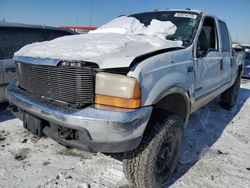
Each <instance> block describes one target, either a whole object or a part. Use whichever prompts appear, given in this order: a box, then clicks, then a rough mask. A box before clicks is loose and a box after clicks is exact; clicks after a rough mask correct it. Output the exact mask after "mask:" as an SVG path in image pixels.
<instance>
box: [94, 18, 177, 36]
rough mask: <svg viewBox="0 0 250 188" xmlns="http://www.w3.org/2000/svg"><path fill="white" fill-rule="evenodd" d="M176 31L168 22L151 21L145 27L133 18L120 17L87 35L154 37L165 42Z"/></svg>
mask: <svg viewBox="0 0 250 188" xmlns="http://www.w3.org/2000/svg"><path fill="white" fill-rule="evenodd" d="M176 30H177V27H176V26H175V25H174V24H173V23H172V22H170V21H159V20H156V19H153V20H152V21H151V23H150V25H149V26H145V25H144V24H143V23H141V22H140V21H139V20H137V19H136V18H134V17H127V16H122V17H118V18H116V19H114V20H112V21H111V22H109V23H107V24H106V25H103V26H101V27H100V28H98V29H97V30H95V31H90V32H89V33H119V34H136V35H149V36H153V35H154V36H157V37H159V38H162V39H164V40H165V37H166V36H169V35H173V34H175V32H176Z"/></svg>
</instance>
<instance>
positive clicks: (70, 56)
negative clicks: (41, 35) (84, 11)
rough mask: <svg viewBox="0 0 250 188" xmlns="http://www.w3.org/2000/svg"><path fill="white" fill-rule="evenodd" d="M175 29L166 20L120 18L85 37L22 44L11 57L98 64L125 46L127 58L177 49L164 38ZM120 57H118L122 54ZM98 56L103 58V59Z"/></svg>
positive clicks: (173, 43)
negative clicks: (23, 45) (143, 20)
mask: <svg viewBox="0 0 250 188" xmlns="http://www.w3.org/2000/svg"><path fill="white" fill-rule="evenodd" d="M176 29H177V27H176V26H175V25H174V24H173V23H172V22H169V21H166V22H164V21H159V20H152V21H151V23H150V25H149V26H147V27H146V26H144V24H142V23H141V22H140V21H139V20H137V19H136V18H133V17H126V16H123V17H119V18H116V19H114V20H112V21H111V22H109V23H108V24H106V25H103V26H101V27H100V28H99V29H97V30H95V31H91V32H89V33H88V34H81V35H73V36H64V37H60V38H57V39H54V40H52V41H45V42H39V43H38V42H37V43H33V44H29V45H26V46H25V47H23V48H21V49H20V50H19V51H18V52H16V53H15V57H17V56H28V57H35V58H51V59H64V60H82V61H91V60H93V59H94V60H95V61H94V62H96V63H98V64H99V65H100V64H101V62H102V61H104V60H105V59H107V58H108V57H112V55H113V54H116V55H117V53H119V52H126V50H128V51H131V49H130V50H129V49H128V47H130V48H131V47H133V48H134V49H133V50H132V51H131V54H126V56H128V55H130V56H131V57H136V56H138V55H142V54H144V53H148V52H150V51H154V50H158V49H162V48H170V47H180V46H182V41H170V40H166V38H165V37H166V36H168V35H173V34H174V33H175V32H176ZM111 53H112V55H111ZM120 56H121V58H122V54H120ZM101 57H105V59H104V58H101ZM117 63H119V62H117ZM128 63H131V62H127V64H128ZM122 66H124V64H123V65H122Z"/></svg>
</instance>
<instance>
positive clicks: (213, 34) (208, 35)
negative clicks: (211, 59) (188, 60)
mask: <svg viewBox="0 0 250 188" xmlns="http://www.w3.org/2000/svg"><path fill="white" fill-rule="evenodd" d="M218 49H219V47H218V32H217V28H216V23H215V20H214V19H213V18H210V17H207V18H205V20H204V22H203V25H202V29H201V32H200V35H199V38H198V44H197V56H198V57H203V56H204V55H206V53H207V52H208V50H218Z"/></svg>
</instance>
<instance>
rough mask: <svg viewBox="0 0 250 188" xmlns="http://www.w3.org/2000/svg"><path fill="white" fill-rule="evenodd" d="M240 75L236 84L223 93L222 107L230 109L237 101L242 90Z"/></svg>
mask: <svg viewBox="0 0 250 188" xmlns="http://www.w3.org/2000/svg"><path fill="white" fill-rule="evenodd" d="M240 83H241V78H240V76H238V77H237V79H236V80H235V82H234V84H233V85H232V86H231V87H230V88H229V89H227V90H226V91H225V92H224V93H222V94H221V99H220V104H221V106H222V107H224V108H226V109H228V110H230V109H231V108H232V107H233V106H234V105H235V103H236V101H237V98H238V95H239V91H240Z"/></svg>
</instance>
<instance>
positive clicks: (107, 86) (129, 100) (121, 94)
mask: <svg viewBox="0 0 250 188" xmlns="http://www.w3.org/2000/svg"><path fill="white" fill-rule="evenodd" d="M95 92H96V99H95V101H96V104H103V105H108V106H115V107H120V108H139V107H140V106H141V91H140V86H139V83H138V81H137V80H136V79H135V78H131V77H127V76H124V75H119V74H110V73H103V72H101V73H97V74H96V87H95Z"/></svg>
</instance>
